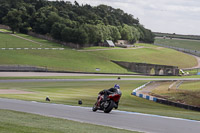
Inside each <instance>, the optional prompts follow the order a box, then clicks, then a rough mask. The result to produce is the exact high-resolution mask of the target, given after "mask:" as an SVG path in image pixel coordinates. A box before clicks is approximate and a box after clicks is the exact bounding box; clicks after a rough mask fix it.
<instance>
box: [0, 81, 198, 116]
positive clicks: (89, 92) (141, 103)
mask: <svg viewBox="0 0 200 133" xmlns="http://www.w3.org/2000/svg"><path fill="white" fill-rule="evenodd" d="M146 82H148V81H90V82H34V83H31V82H21V83H0V90H1V89H4V90H5V89H7V90H9V89H15V90H22V91H27V92H32V93H31V94H0V97H2V98H14V99H21V100H30V101H39V102H45V98H46V96H49V98H50V99H51V102H53V103H61V104H69V105H78V100H79V99H81V100H82V101H83V105H82V106H88V107H92V105H93V104H94V103H95V101H96V98H97V94H98V92H99V91H101V90H103V89H108V88H110V87H112V86H113V85H114V84H115V83H118V84H120V86H121V91H122V97H121V100H120V104H119V110H125V111H132V112H141V113H147V114H156V115H163V116H171V117H179V118H185V119H194V120H200V112H195V111H189V110H185V109H180V108H176V107H171V106H166V105H162V104H158V103H155V102H152V101H148V100H145V99H142V98H138V97H135V96H132V95H131V92H132V90H133V89H135V88H137V87H139V86H141V85H143V84H145V83H146Z"/></svg>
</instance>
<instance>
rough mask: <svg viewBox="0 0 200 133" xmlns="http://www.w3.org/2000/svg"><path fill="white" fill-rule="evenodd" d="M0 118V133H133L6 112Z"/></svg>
mask: <svg viewBox="0 0 200 133" xmlns="http://www.w3.org/2000/svg"><path fill="white" fill-rule="evenodd" d="M0 118H1V119H0V133H27V132H29V133H102V132H104V133H134V132H132V131H127V130H122V129H115V128H111V127H105V126H98V125H92V124H86V123H81V122H74V121H69V120H65V119H57V118H50V117H44V116H40V115H33V114H28V113H20V112H15V111H8V110H0ZM135 133H136V132H135Z"/></svg>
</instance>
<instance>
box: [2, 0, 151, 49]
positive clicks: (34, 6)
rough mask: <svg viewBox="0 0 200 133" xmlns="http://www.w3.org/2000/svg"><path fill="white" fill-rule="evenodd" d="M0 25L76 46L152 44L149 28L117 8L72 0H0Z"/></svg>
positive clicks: (13, 30)
mask: <svg viewBox="0 0 200 133" xmlns="http://www.w3.org/2000/svg"><path fill="white" fill-rule="evenodd" d="M0 24H4V25H8V26H10V28H11V30H12V32H13V33H14V32H15V31H18V32H21V33H28V32H30V31H31V32H35V33H38V34H42V35H47V36H50V37H53V38H54V39H56V40H59V41H63V42H66V43H74V44H79V45H80V46H86V45H87V46H94V45H99V44H101V43H103V42H105V40H112V41H114V42H115V41H117V40H120V39H123V40H128V41H129V42H131V43H134V42H136V41H138V40H140V41H143V42H147V43H153V42H154V35H153V33H152V32H151V30H148V29H146V28H144V26H142V25H141V24H140V23H139V20H138V19H135V18H134V16H133V15H131V14H127V13H125V12H124V11H122V10H121V9H114V8H112V7H110V6H106V5H99V6H95V7H92V6H90V5H88V4H86V5H79V3H77V2H76V1H75V2H74V4H72V3H71V2H69V1H47V0H6V1H5V0H0Z"/></svg>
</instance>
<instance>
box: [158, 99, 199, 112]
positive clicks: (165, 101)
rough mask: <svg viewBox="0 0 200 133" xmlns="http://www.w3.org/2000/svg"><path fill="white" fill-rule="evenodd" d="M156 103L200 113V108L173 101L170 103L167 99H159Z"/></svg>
mask: <svg viewBox="0 0 200 133" xmlns="http://www.w3.org/2000/svg"><path fill="white" fill-rule="evenodd" d="M156 102H157V103H161V104H165V105H170V106H175V107H179V108H183V109H188V110H194V111H200V107H196V106H192V105H187V104H183V103H177V102H172V101H168V100H166V99H160V98H157V100H156Z"/></svg>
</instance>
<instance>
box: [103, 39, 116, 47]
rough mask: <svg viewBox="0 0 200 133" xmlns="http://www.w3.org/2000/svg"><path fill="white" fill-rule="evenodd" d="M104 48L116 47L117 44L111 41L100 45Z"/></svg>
mask: <svg viewBox="0 0 200 133" xmlns="http://www.w3.org/2000/svg"><path fill="white" fill-rule="evenodd" d="M100 46H103V47H115V44H114V43H113V41H111V40H106V41H105V42H104V43H102V44H100Z"/></svg>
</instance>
